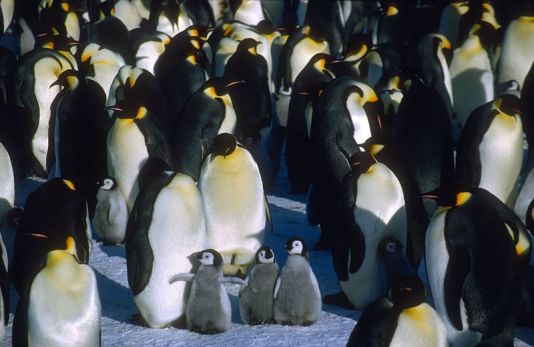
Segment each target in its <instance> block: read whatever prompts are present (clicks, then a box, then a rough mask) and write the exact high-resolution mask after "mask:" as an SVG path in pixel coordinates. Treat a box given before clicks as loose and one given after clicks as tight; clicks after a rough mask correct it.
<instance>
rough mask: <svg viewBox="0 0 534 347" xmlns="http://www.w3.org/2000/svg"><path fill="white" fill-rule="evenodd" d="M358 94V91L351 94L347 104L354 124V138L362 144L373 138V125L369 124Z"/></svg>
mask: <svg viewBox="0 0 534 347" xmlns="http://www.w3.org/2000/svg"><path fill="white" fill-rule="evenodd" d="M356 95H357V93H351V94H349V96H348V98H347V101H346V104H347V110H348V111H349V114H350V118H351V120H352V124H353V125H354V140H355V141H356V143H357V144H360V145H361V144H363V143H364V142H365V141H367V140H368V139H369V138H371V126H370V125H369V120H368V119H367V114H366V113H365V110H364V109H363V107H362V106H361V105H360V104H359V103H358V98H357V97H356Z"/></svg>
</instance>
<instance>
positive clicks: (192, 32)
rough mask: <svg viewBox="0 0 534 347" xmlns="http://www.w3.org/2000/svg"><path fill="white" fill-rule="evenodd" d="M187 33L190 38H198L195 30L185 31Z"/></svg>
mask: <svg viewBox="0 0 534 347" xmlns="http://www.w3.org/2000/svg"><path fill="white" fill-rule="evenodd" d="M187 33H188V34H189V35H190V36H195V37H197V36H198V30H197V29H189V30H188V31H187Z"/></svg>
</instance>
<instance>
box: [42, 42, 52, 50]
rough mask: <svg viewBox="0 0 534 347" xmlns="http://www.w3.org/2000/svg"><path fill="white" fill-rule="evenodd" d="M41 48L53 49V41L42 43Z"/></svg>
mask: <svg viewBox="0 0 534 347" xmlns="http://www.w3.org/2000/svg"><path fill="white" fill-rule="evenodd" d="M43 48H48V49H54V43H53V42H51V41H50V42H46V43H45V44H43Z"/></svg>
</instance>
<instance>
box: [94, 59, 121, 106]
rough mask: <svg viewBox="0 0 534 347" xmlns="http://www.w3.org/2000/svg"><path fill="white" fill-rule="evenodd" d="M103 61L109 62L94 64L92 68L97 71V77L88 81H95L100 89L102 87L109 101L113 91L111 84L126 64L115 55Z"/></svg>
mask: <svg viewBox="0 0 534 347" xmlns="http://www.w3.org/2000/svg"><path fill="white" fill-rule="evenodd" d="M108 52H109V51H108ZM103 59H109V60H102V61H97V62H96V63H92V66H94V69H95V76H91V77H87V79H91V80H93V81H95V82H96V83H98V84H99V85H100V87H102V90H103V91H104V93H105V94H106V100H107V99H108V98H109V91H110V89H111V84H112V83H113V80H114V79H115V76H117V73H118V72H119V70H120V68H121V67H122V66H124V65H125V64H126V63H125V62H124V60H123V59H122V57H121V56H120V55H118V54H114V53H113V56H112V57H110V56H107V57H104V58H103Z"/></svg>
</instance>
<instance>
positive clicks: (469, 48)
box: [462, 35, 483, 53]
mask: <svg viewBox="0 0 534 347" xmlns="http://www.w3.org/2000/svg"><path fill="white" fill-rule="evenodd" d="M462 49H463V50H464V51H466V52H469V53H478V52H479V51H480V50H482V49H483V47H482V44H481V42H480V38H479V37H478V36H477V35H469V37H468V38H467V40H465V42H464V43H463V45H462Z"/></svg>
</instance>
